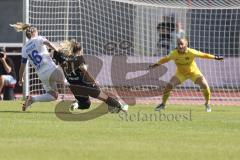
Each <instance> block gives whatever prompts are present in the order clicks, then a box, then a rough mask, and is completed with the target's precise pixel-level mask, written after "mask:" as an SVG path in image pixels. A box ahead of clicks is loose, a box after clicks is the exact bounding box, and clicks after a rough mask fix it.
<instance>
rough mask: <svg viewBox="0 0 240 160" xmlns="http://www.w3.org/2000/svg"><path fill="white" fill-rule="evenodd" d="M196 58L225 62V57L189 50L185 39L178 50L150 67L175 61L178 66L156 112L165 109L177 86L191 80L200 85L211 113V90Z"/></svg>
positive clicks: (180, 42)
mask: <svg viewBox="0 0 240 160" xmlns="http://www.w3.org/2000/svg"><path fill="white" fill-rule="evenodd" d="M195 57H199V58H206V59H215V60H223V57H220V56H214V55H211V54H207V53H203V52H200V51H197V50H194V49H191V48H188V41H187V40H186V39H184V38H181V39H178V43H177V48H176V49H174V50H172V51H171V53H170V54H169V55H167V56H165V57H163V58H161V59H160V60H159V61H158V62H157V63H155V64H152V65H150V66H149V68H150V69H152V68H154V67H156V66H158V65H161V64H164V63H166V62H168V61H170V60H173V61H174V62H175V64H176V68H177V69H176V74H175V75H174V76H173V77H172V78H171V80H170V82H169V83H167V85H166V87H165V89H164V91H163V97H162V103H161V104H160V105H158V106H157V107H156V109H155V111H160V110H161V109H165V105H166V102H167V99H168V97H169V95H170V92H171V90H172V89H173V88H174V87H176V86H177V85H179V84H181V83H183V82H184V81H185V80H187V79H191V80H192V81H193V82H194V83H196V84H198V85H199V86H200V87H201V90H202V93H203V95H204V98H205V107H206V108H205V109H206V112H211V108H210V106H209V104H208V103H209V99H210V95H211V93H210V89H209V86H208V83H207V81H206V79H205V78H204V76H203V74H202V73H201V71H200V70H199V68H198V67H197V64H196V62H195V60H194V58H195Z"/></svg>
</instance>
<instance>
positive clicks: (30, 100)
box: [22, 96, 33, 111]
mask: <svg viewBox="0 0 240 160" xmlns="http://www.w3.org/2000/svg"><path fill="white" fill-rule="evenodd" d="M32 103H33V101H32V96H28V97H27V99H26V100H25V102H24V103H23V106H22V111H26V110H27V109H28V108H30V107H31V104H32Z"/></svg>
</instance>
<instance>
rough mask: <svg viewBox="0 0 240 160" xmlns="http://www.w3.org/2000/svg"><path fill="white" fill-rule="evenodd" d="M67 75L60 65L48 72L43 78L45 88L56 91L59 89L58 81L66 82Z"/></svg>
mask: <svg viewBox="0 0 240 160" xmlns="http://www.w3.org/2000/svg"><path fill="white" fill-rule="evenodd" d="M64 80H65V76H64V73H63V71H62V69H61V68H60V67H58V68H56V69H55V70H53V71H51V72H49V73H46V74H45V77H44V78H43V77H42V78H41V81H42V83H43V88H44V90H45V91H47V92H48V91H56V90H57V83H60V84H64Z"/></svg>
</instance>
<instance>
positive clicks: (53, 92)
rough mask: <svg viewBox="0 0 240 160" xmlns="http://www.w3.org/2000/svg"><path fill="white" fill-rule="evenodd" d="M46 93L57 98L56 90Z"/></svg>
mask: <svg viewBox="0 0 240 160" xmlns="http://www.w3.org/2000/svg"><path fill="white" fill-rule="evenodd" d="M48 94H50V95H51V96H53V98H54V99H55V100H57V98H58V92H56V91H48Z"/></svg>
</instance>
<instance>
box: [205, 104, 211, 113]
mask: <svg viewBox="0 0 240 160" xmlns="http://www.w3.org/2000/svg"><path fill="white" fill-rule="evenodd" d="M205 111H206V112H211V111H212V109H211V107H210V106H209V105H208V104H205Z"/></svg>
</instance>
